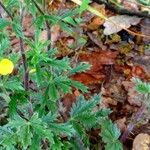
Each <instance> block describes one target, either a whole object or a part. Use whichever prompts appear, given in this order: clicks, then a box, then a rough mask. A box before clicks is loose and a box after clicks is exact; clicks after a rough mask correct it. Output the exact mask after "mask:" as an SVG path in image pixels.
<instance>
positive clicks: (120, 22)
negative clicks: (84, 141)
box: [104, 15, 141, 35]
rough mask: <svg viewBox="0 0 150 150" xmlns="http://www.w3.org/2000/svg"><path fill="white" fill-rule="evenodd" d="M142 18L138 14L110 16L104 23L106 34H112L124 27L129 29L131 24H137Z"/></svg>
mask: <svg viewBox="0 0 150 150" xmlns="http://www.w3.org/2000/svg"><path fill="white" fill-rule="evenodd" d="M140 20H141V18H139V17H136V16H127V15H117V16H112V17H109V18H108V20H106V21H105V23H104V27H105V29H104V34H105V35H110V34H113V33H117V32H119V31H121V30H122V29H128V28H129V27H130V26H131V25H137V24H138V23H139V22H140Z"/></svg>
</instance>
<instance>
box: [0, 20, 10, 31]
mask: <svg viewBox="0 0 150 150" xmlns="http://www.w3.org/2000/svg"><path fill="white" fill-rule="evenodd" d="M9 24H10V22H9V21H7V20H6V19H4V18H0V29H1V30H3V28H5V27H6V26H8V25H9Z"/></svg>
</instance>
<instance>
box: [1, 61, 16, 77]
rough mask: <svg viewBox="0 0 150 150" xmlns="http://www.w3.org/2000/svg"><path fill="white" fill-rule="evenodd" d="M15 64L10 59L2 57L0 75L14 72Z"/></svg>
mask: <svg viewBox="0 0 150 150" xmlns="http://www.w3.org/2000/svg"><path fill="white" fill-rule="evenodd" d="M13 69H14V64H13V63H12V61H10V60H9V59H6V58H5V59H2V60H1V61H0V75H8V74H10V73H12V71H13Z"/></svg>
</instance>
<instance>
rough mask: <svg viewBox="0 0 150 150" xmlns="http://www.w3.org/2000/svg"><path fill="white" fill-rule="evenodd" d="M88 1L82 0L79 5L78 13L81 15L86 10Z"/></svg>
mask: <svg viewBox="0 0 150 150" xmlns="http://www.w3.org/2000/svg"><path fill="white" fill-rule="evenodd" d="M89 2H90V0H82V4H81V5H80V9H79V13H82V12H83V11H84V10H86V9H87V7H88V4H89Z"/></svg>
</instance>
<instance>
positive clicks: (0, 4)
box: [0, 1, 13, 20]
mask: <svg viewBox="0 0 150 150" xmlns="http://www.w3.org/2000/svg"><path fill="white" fill-rule="evenodd" d="M0 6H1V7H2V8H3V9H4V10H5V12H6V13H7V15H8V16H9V17H10V18H11V20H13V16H12V15H11V14H10V13H9V11H8V10H7V9H6V7H5V6H4V5H3V3H2V2H1V1H0Z"/></svg>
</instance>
